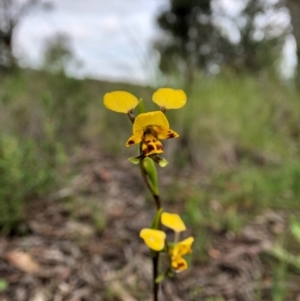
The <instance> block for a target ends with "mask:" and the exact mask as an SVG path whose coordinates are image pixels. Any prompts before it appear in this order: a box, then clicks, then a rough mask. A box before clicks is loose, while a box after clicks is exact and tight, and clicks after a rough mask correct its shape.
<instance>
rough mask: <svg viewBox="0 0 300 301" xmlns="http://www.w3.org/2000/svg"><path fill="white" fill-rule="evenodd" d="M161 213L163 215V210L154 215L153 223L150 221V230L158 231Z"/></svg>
mask: <svg viewBox="0 0 300 301" xmlns="http://www.w3.org/2000/svg"><path fill="white" fill-rule="evenodd" d="M162 213H163V208H160V209H159V210H158V211H157V212H156V213H155V215H154V218H153V221H152V225H151V229H158V230H160V217H161V214H162Z"/></svg>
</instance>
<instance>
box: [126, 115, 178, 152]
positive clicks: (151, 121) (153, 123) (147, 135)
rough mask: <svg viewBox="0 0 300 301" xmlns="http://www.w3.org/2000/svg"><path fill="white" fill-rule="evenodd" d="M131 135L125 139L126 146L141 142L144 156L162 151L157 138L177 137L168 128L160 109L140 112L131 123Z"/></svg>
mask: <svg viewBox="0 0 300 301" xmlns="http://www.w3.org/2000/svg"><path fill="white" fill-rule="evenodd" d="M132 132H133V135H132V136H131V137H130V138H129V139H128V140H127V142H126V146H130V145H132V144H135V143H141V142H142V152H143V154H144V155H145V156H150V155H154V154H160V153H163V146H162V144H161V142H160V141H159V140H158V139H169V138H177V137H179V135H178V134H177V133H176V132H174V131H173V130H171V129H170V127H169V122H168V119H167V117H166V116H165V114H163V113H162V112H161V111H154V112H148V113H142V114H140V115H138V116H137V117H136V118H135V120H134V123H133V128H132Z"/></svg>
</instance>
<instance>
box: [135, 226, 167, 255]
mask: <svg viewBox="0 0 300 301" xmlns="http://www.w3.org/2000/svg"><path fill="white" fill-rule="evenodd" d="M140 237H141V238H142V239H143V240H144V242H145V244H146V245H147V246H148V247H149V248H150V249H152V250H154V251H161V250H162V249H163V248H164V246H165V239H166V233H165V232H163V231H160V230H155V229H146V228H145V229H142V230H141V232H140Z"/></svg>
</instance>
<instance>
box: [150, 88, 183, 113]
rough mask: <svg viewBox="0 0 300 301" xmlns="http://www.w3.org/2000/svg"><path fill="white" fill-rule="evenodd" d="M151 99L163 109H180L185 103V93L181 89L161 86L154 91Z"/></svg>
mask: <svg viewBox="0 0 300 301" xmlns="http://www.w3.org/2000/svg"><path fill="white" fill-rule="evenodd" d="M152 100H153V102H155V103H156V104H157V105H159V106H160V107H161V108H164V109H180V108H181V107H183V106H184V105H185V103H186V94H185V93H184V91H183V90H174V89H171V88H161V89H158V90H157V91H156V92H154V94H153V96H152Z"/></svg>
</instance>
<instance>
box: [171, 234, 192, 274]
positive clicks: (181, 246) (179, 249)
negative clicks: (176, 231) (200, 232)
mask: <svg viewBox="0 0 300 301" xmlns="http://www.w3.org/2000/svg"><path fill="white" fill-rule="evenodd" d="M193 242H194V238H193V237H192V236H190V237H189V238H187V239H185V240H182V241H180V242H178V243H177V244H176V245H175V246H174V247H172V248H170V250H169V254H170V257H171V265H172V268H173V269H174V270H175V271H176V272H181V271H183V270H185V269H187V267H188V265H187V262H186V261H185V259H184V258H182V256H184V255H186V254H189V253H192V248H191V247H192V244H193Z"/></svg>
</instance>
